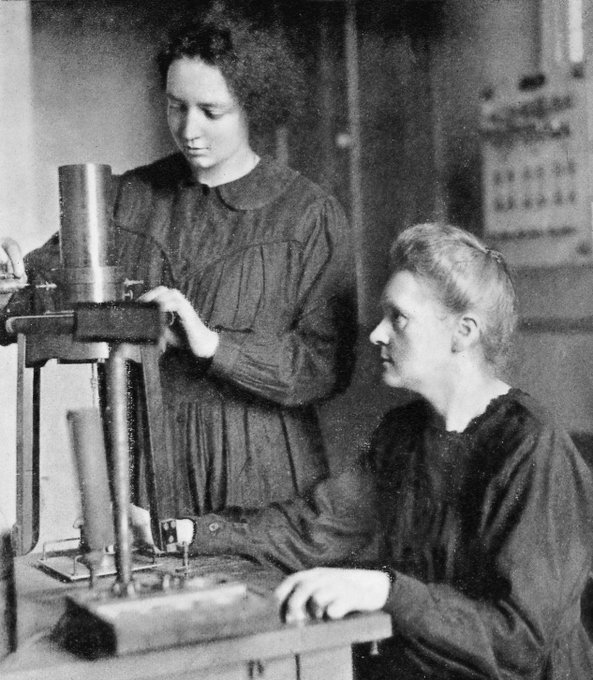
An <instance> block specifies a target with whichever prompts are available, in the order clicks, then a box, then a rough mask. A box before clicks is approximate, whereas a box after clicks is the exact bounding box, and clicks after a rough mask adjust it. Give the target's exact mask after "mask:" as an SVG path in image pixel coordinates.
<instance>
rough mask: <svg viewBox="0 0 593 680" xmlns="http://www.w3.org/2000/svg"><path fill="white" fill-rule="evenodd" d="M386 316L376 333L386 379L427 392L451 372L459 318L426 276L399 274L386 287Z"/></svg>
mask: <svg viewBox="0 0 593 680" xmlns="http://www.w3.org/2000/svg"><path fill="white" fill-rule="evenodd" d="M382 308H383V319H382V320H381V322H380V323H379V325H378V326H377V327H376V328H375V329H374V330H373V332H372V333H371V336H370V339H371V342H372V343H373V344H375V345H378V346H379V347H380V348H381V360H382V362H383V380H384V382H385V383H386V384H387V385H389V386H390V387H402V388H406V389H409V390H413V391H414V392H418V393H420V394H422V395H424V396H426V395H428V394H430V393H431V391H432V390H433V389H434V387H435V385H436V384H438V383H442V382H443V381H444V380H446V379H447V376H448V375H449V368H450V366H451V358H452V355H453V333H454V330H455V327H456V323H457V319H456V318H455V317H454V316H453V315H452V314H451V313H450V312H449V311H448V310H447V309H446V308H445V307H444V305H443V304H442V303H441V302H440V301H439V300H438V299H437V298H436V296H435V295H434V293H433V292H432V291H431V289H430V287H429V286H428V285H427V284H426V283H425V282H424V281H422V279H420V278H418V277H416V276H414V275H413V274H411V273H410V272H407V271H401V272H397V273H396V274H395V275H394V276H392V278H391V279H390V280H389V282H388V283H387V285H386V286H385V290H384V292H383V299H382Z"/></svg>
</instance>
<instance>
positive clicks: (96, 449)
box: [67, 408, 115, 553]
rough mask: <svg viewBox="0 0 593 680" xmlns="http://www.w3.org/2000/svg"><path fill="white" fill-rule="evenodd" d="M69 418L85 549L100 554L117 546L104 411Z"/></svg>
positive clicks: (71, 414)
mask: <svg viewBox="0 0 593 680" xmlns="http://www.w3.org/2000/svg"><path fill="white" fill-rule="evenodd" d="M67 418H68V424H69V426H70V436H71V440H72V449H73V452H74V460H75V462H76V469H77V471H78V481H79V486H80V496H81V501H82V513H83V522H84V528H83V533H84V538H85V544H86V545H85V548H86V549H87V550H90V551H98V552H99V553H100V552H102V551H103V550H104V549H105V548H106V547H107V546H108V545H113V544H114V542H115V539H114V530H113V516H112V513H111V495H110V492H109V478H108V474H107V455H106V452H105V440H104V435H103V421H102V420H101V411H100V410H99V409H98V408H81V409H76V410H72V411H68V413H67Z"/></svg>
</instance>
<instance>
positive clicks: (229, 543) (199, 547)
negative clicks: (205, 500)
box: [192, 515, 247, 555]
mask: <svg viewBox="0 0 593 680" xmlns="http://www.w3.org/2000/svg"><path fill="white" fill-rule="evenodd" d="M193 521H194V528H195V531H194V537H193V543H192V554H194V555H215V554H220V553H229V552H234V553H237V552H242V550H241V548H242V546H243V544H244V543H245V537H246V535H247V525H246V524H245V523H244V522H229V521H228V520H225V519H224V518H223V517H221V516H220V515H204V516H202V517H196V518H193Z"/></svg>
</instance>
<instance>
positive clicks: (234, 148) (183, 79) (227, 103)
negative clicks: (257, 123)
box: [167, 57, 252, 184]
mask: <svg viewBox="0 0 593 680" xmlns="http://www.w3.org/2000/svg"><path fill="white" fill-rule="evenodd" d="M167 120H168V123H169V129H170V130H171V134H172V135H173V138H174V139H175V143H176V144H177V146H178V147H179V150H180V151H181V152H182V153H183V155H184V156H185V158H186V159H187V160H188V162H189V163H190V165H191V166H192V168H193V169H194V171H195V173H196V176H197V178H198V180H199V181H201V182H204V183H206V184H208V183H210V181H213V182H216V181H218V179H219V178H221V177H222V178H223V179H224V176H225V174H226V175H236V174H237V173H236V172H235V170H236V169H237V168H240V166H241V165H242V164H244V163H245V159H246V157H250V155H251V153H252V152H251V149H250V146H249V131H248V124H247V119H246V116H245V113H244V111H243V109H242V108H241V106H240V105H239V103H238V102H237V101H236V99H235V97H234V96H233V94H232V93H231V92H230V90H229V88H228V86H227V84H226V81H225V79H224V77H223V75H222V73H221V71H220V69H219V68H218V67H216V66H210V65H208V64H206V63H204V62H203V61H202V60H201V59H198V58H193V59H190V58H185V57H184V58H182V59H176V60H175V61H173V62H172V63H171V66H169V70H168V72H167Z"/></svg>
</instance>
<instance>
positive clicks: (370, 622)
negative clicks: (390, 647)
mask: <svg viewBox="0 0 593 680" xmlns="http://www.w3.org/2000/svg"><path fill="white" fill-rule="evenodd" d="M225 559H226V562H225ZM194 565H196V566H197V567H198V568H200V569H201V570H202V571H203V572H204V573H208V572H211V571H216V572H220V571H221V570H222V571H230V572H231V573H232V574H233V575H234V576H236V575H237V573H238V572H240V573H241V574H242V575H243V576H244V578H245V581H246V582H247V583H248V584H254V586H255V587H256V588H257V589H258V590H259V592H264V591H266V590H267V592H268V594H269V596H270V597H271V592H272V590H273V588H274V587H275V585H276V583H278V581H279V578H280V577H279V575H278V574H275V573H273V572H270V571H268V570H265V569H263V568H261V567H258V566H256V565H253V564H251V563H247V562H244V561H241V560H236V559H234V558H224V559H223V560H222V561H221V559H220V558H200V559H199V560H197V561H196V562H194V563H192V566H194ZM16 572H17V587H18V592H19V599H18V607H19V608H18V619H19V649H18V650H17V652H16V653H15V654H14V655H11V656H9V657H8V658H7V659H5V660H4V661H3V662H2V663H0V677H1V678H2V679H3V680H75V679H76V680H79V679H80V680H120V679H121V680H124V679H125V680H158V679H162V680H171V679H175V680H198V679H201V678H209V679H210V678H211V679H213V680H239V679H240V680H256V679H257V678H266V679H267V680H329V679H331V680H341V679H344V680H346V679H350V678H352V676H353V674H352V653H351V646H352V645H353V644H355V643H361V642H371V641H375V640H381V639H384V638H386V637H388V636H389V635H390V634H391V622H390V619H389V617H388V616H387V615H386V614H383V613H380V612H378V613H374V614H368V615H367V614H364V615H363V614H361V615H355V616H351V617H348V618H346V619H343V620H340V621H328V622H311V623H307V624H304V625H298V626H297V625H286V624H282V623H281V622H280V620H279V619H278V621H277V623H276V622H273V623H272V625H271V626H268V627H267V628H268V629H267V630H265V631H263V632H258V631H257V630H253V631H252V632H249V633H247V634H242V635H241V636H239V637H233V638H228V639H219V640H213V641H208V642H201V643H197V644H191V645H186V646H181V647H173V648H168V649H161V650H158V651H148V652H143V653H136V654H130V655H127V656H119V657H107V658H101V659H96V660H87V659H83V658H80V657H78V656H76V655H74V654H72V653H70V652H68V651H66V650H64V649H63V648H61V647H60V646H58V645H57V644H56V643H55V642H53V641H52V640H51V639H50V638H49V632H50V631H51V630H52V629H53V627H54V626H55V623H56V622H57V620H58V619H59V618H60V616H61V615H62V614H63V612H64V595H65V594H67V593H69V592H72V590H73V589H85V588H87V587H88V586H86V585H81V584H77V585H72V584H62V583H60V582H59V581H57V580H55V579H54V578H52V577H50V576H48V575H46V574H44V573H43V572H41V571H40V570H39V569H37V568H36V567H35V566H33V564H32V559H31V558H24V559H19V560H17V568H16ZM106 578H107V579H110V577H106ZM110 582H112V579H111V581H110Z"/></svg>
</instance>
